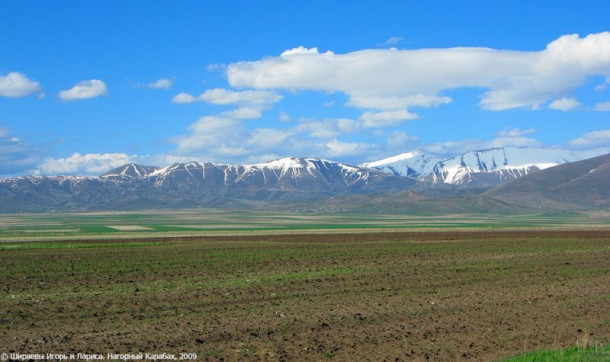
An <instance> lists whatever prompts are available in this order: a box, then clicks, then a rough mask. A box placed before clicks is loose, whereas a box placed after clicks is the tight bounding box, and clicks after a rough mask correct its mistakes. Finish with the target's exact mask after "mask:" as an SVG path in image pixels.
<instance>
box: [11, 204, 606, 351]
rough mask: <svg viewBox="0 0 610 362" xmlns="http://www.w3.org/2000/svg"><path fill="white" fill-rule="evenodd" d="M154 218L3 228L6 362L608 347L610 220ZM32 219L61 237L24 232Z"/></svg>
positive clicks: (64, 220) (21, 219)
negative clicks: (70, 356)
mask: <svg viewBox="0 0 610 362" xmlns="http://www.w3.org/2000/svg"><path fill="white" fill-rule="evenodd" d="M160 215H161V214H155V213H149V214H127V215H126V214H121V215H118V216H117V215H112V214H104V215H102V216H100V215H88V214H81V215H76V216H77V217H69V215H65V214H64V215H61V214H60V215H26V216H23V215H18V216H13V219H11V218H6V219H3V220H5V221H4V223H5V225H4V229H3V231H2V232H3V233H4V235H3V238H4V241H3V242H2V243H0V286H1V287H0V288H1V294H0V304H1V305H2V308H1V309H0V330H1V332H0V346H3V347H2V348H3V350H2V351H0V352H3V353H9V352H19V353H46V352H54V353H55V352H58V353H59V352H61V353H85V352H87V353H108V352H112V353H136V352H138V351H142V352H148V353H173V354H179V353H197V356H198V359H211V360H220V359H224V360H234V359H252V360H256V359H272V360H276V359H300V360H302V359H305V360H321V359H336V360H346V359H351V360H354V359H370V360H381V359H384V358H385V359H392V360H394V359H396V358H398V359H399V360H413V359H416V360H417V359H422V360H424V359H433V360H489V359H498V358H508V357H511V356H515V355H518V354H520V353H523V352H526V351H531V350H538V349H557V348H561V347H566V346H569V345H574V344H576V343H577V342H578V341H582V340H585V339H586V340H587V341H588V342H589V344H590V345H602V344H607V343H608V342H609V340H608V339H609V336H608V334H607V333H608V325H610V262H609V260H610V234H609V232H608V231H607V228H605V227H604V225H603V219H602V218H600V219H599V220H597V219H596V220H593V221H590V223H591V224H590V225H585V226H584V227H582V225H581V226H580V227H578V228H577V227H576V226H575V225H576V223H577V222H578V221H579V220H575V219H574V217H572V216H557V215H554V216H548V217H547V216H543V215H542V216H538V218H534V217H532V218H530V219H529V220H527V219H523V218H521V219H515V220H514V225H511V223H510V220H509V222H508V223H507V224H504V225H507V226H506V227H498V226H497V223H496V221H494V220H493V219H485V218H479V219H478V218H474V219H473V218H467V219H462V220H459V219H455V218H454V219H450V218H447V219H445V220H442V219H438V218H436V219H435V220H437V221H436V222H437V223H440V224H441V225H436V227H432V226H429V224H432V223H433V219H434V218H432V217H430V218H428V217H423V216H422V217H417V218H415V217H408V216H404V215H402V216H400V215H398V216H394V217H393V218H390V217H387V216H386V217H383V216H369V217H365V216H358V215H350V216H345V215H343V216H341V215H339V216H332V217H327V218H323V217H322V216H311V215H309V216H307V215H305V216H302V215H274V216H273V217H269V216H265V217H264V218H261V219H259V220H256V219H255V217H254V215H252V214H248V215H246V216H243V215H242V216H243V217H242V218H241V220H243V223H242V224H236V223H235V220H236V219H235V218H233V217H234V216H235V215H227V214H223V213H219V214H216V215H207V216H206V217H207V218H208V220H209V224H206V223H205V222H203V219H202V218H203V217H202V216H199V219H197V217H196V215H194V214H187V215H185V214H182V215H180V216H179V217H178V216H175V215H174V216H173V217H174V218H173V219H172V215H169V216H167V215H166V216H165V217H162V216H160ZM229 216H231V217H229ZM79 217H80V219H79ZM36 218H38V222H43V223H46V225H44V227H45V228H47V230H50V229H54V230H55V231H53V232H42V231H40V232H34V233H29V234H28V233H26V232H25V231H26V230H32V229H36V225H35V224H36V223H35V222H33V221H32V220H33V219H36ZM113 218H114V219H113ZM43 219H44V220H43ZM130 220H131V221H130ZM189 220H190V221H189ZM223 220H224V221H223ZM439 220H440V221H439ZM545 220H546V221H545ZM553 220H554V221H555V223H554V225H560V227H559V228H541V229H540V228H538V229H534V228H529V229H517V228H516V227H517V226H522V224H528V223H534V224H536V225H538V226H545V225H547V223H548V225H550V224H552V221H553ZM557 220H561V222H557ZM587 220H592V219H591V218H588V219H587ZM231 221H233V222H231ZM347 221H349V222H347ZM581 221H582V220H581ZM28 222H29V224H28ZM9 224H10V225H9ZM26 224H27V225H26ZM178 224H179V225H181V226H177V225H178ZM445 224H450V225H449V226H446V227H445V228H443V226H444V225H445ZM458 224H459V225H458ZM580 224H586V223H580ZM19 225H23V226H19ZM112 225H114V226H121V227H123V228H122V230H121V229H120V228H118V229H116V228H115V229H112V228H109V226H112ZM129 225H137V226H139V227H136V228H129V227H125V226H129ZM206 225H208V226H209V227H208V228H207V229H202V228H203V227H205V226H206ZM218 225H221V226H218ZM222 225H227V226H226V227H225V226H222ZM316 225H318V227H317V229H316ZM320 225H322V226H320ZM482 225H485V226H482ZM26 226H27V227H26ZM83 226H86V227H84V228H83ZM161 226H164V227H165V228H162V227H161ZM195 226H197V227H195ZM490 226H491V227H490ZM20 227H21V229H20ZM456 227H457V228H458V229H456ZM41 228H42V226H41ZM105 228H108V229H109V230H106V229H105ZM180 228H182V229H180ZM237 228H241V229H242V230H236V229H237ZM151 229H152V231H151ZM177 229H180V230H177ZM184 229H187V230H184ZM412 229H413V230H412ZM58 230H61V231H58ZM68 230H77V231H68ZM388 230H391V231H388Z"/></svg>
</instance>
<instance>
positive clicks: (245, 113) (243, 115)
mask: <svg viewBox="0 0 610 362" xmlns="http://www.w3.org/2000/svg"><path fill="white" fill-rule="evenodd" d="M220 115H221V116H222V117H227V118H237V119H258V118H261V116H262V110H261V109H259V108H254V107H241V108H237V109H234V110H231V111H225V112H222V113H221V114H220Z"/></svg>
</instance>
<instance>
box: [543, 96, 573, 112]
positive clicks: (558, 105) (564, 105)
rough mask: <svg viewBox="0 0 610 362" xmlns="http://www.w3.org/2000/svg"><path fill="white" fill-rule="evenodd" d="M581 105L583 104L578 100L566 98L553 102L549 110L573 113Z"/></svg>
mask: <svg viewBox="0 0 610 362" xmlns="http://www.w3.org/2000/svg"><path fill="white" fill-rule="evenodd" d="M580 105H581V103H580V102H579V101H577V100H576V99H574V98H565V97H564V98H561V99H557V100H555V101H553V102H551V104H549V108H550V109H554V110H557V111H571V110H573V109H574V108H576V107H578V106H580Z"/></svg>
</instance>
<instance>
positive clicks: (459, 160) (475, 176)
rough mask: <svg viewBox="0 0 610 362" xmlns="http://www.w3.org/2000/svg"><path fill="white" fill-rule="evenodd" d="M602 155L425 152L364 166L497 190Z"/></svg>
mask: <svg viewBox="0 0 610 362" xmlns="http://www.w3.org/2000/svg"><path fill="white" fill-rule="evenodd" d="M599 154H601V153H597V154H595V153H591V152H587V153H584V152H574V151H568V150H563V149H559V148H535V147H503V148H492V149H487V150H479V151H470V152H466V153H463V154H461V155H457V156H454V157H450V158H447V157H445V158H443V157H441V156H438V155H434V154H425V153H423V152H421V151H414V152H409V153H403V154H400V155H398V156H394V157H390V158H386V159H384V160H380V161H376V162H369V163H365V164H362V166H363V167H372V168H375V169H378V170H380V171H384V172H388V173H392V174H394V175H412V176H413V177H417V178H419V179H422V180H427V181H432V182H435V183H441V182H442V183H447V184H453V185H471V186H495V185H499V184H502V183H505V182H508V181H511V180H514V179H517V178H519V177H522V176H524V175H527V174H531V173H534V172H537V171H540V170H543V169H546V168H549V167H553V166H557V165H561V164H564V163H569V162H575V161H580V160H583V159H586V158H589V157H593V156H597V155H599Z"/></svg>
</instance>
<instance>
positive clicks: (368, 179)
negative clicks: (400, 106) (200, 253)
mask: <svg viewBox="0 0 610 362" xmlns="http://www.w3.org/2000/svg"><path fill="white" fill-rule="evenodd" d="M418 186H419V187H422V186H421V182H419V181H416V180H415V179H412V178H409V177H398V176H393V175H389V174H387V173H383V172H381V171H377V170H371V169H364V168H360V167H354V166H349V165H345V164H342V163H338V162H332V161H326V160H321V159H312V158H285V159H281V160H276V161H272V162H267V163H261V164H255V165H226V164H216V163H202V162H191V163H181V164H178V163H177V164H173V165H170V166H167V167H164V168H158V167H152V166H139V165H134V164H129V165H125V166H121V167H119V168H116V169H114V170H111V171H109V172H107V173H105V174H104V175H102V176H100V177H68V176H49V177H44V176H29V177H18V178H12V179H4V180H0V212H21V211H47V210H99V209H138V208H151V207H171V208H179V207H196V206H210V205H213V206H223V205H227V204H238V205H239V204H241V203H242V201H243V202H247V203H250V202H269V201H271V200H305V199H314V198H323V197H328V196H334V195H341V194H348V193H349V194H358V193H370V192H398V191H403V190H407V189H410V188H414V187H418ZM240 200H241V201H240Z"/></svg>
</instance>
